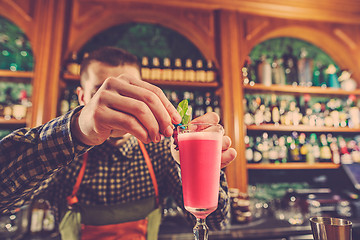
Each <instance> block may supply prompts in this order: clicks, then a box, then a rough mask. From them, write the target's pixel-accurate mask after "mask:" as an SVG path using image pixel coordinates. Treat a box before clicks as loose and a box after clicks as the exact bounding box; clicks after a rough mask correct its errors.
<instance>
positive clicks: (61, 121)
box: [0, 108, 230, 229]
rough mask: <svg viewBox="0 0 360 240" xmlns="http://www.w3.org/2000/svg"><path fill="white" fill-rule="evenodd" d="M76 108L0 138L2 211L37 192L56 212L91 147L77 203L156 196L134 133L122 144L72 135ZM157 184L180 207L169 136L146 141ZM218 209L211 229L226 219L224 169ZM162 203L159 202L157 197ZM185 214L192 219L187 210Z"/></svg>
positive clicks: (162, 196)
mask: <svg viewBox="0 0 360 240" xmlns="http://www.w3.org/2000/svg"><path fill="white" fill-rule="evenodd" d="M77 110H79V108H76V109H75V110H73V111H70V112H69V113H67V114H65V115H63V116H61V117H59V118H56V119H54V120H52V121H50V122H48V123H46V124H44V125H42V126H40V127H37V128H33V129H26V128H24V129H20V130H18V131H15V132H13V133H12V134H10V135H9V136H7V137H5V138H3V139H2V140H1V142H0V163H1V172H0V211H1V212H6V211H8V210H11V209H14V208H16V207H19V206H21V205H24V204H26V203H28V202H29V201H30V200H31V198H32V197H33V196H35V195H37V194H39V193H41V197H43V198H45V199H47V200H49V201H50V203H51V205H52V206H53V207H54V209H55V212H56V213H57V214H56V215H57V216H59V215H62V213H59V209H61V207H60V206H64V204H66V197H67V196H69V195H70V194H71V192H72V189H73V186H74V184H75V181H76V178H77V176H78V173H79V171H80V168H81V165H82V162H83V160H82V157H81V155H82V154H83V153H84V152H86V151H89V154H88V162H87V165H86V169H85V174H84V177H83V180H82V182H81V185H80V189H79V191H78V193H77V196H78V199H79V202H80V203H83V204H87V205H113V204H121V203H126V202H131V201H135V200H140V199H145V198H149V197H152V196H154V195H155V192H154V187H153V184H152V181H151V177H150V174H149V171H148V168H147V165H146V163H145V159H144V157H143V155H142V152H141V150H140V147H139V145H138V143H137V140H136V138H135V137H131V138H130V139H129V140H127V141H126V142H125V143H124V144H122V145H121V146H120V147H115V146H113V145H112V144H110V143H109V142H107V141H106V142H104V143H103V144H101V145H99V146H95V147H93V148H92V147H90V146H85V145H82V144H81V143H80V142H78V141H76V139H73V138H72V137H71V133H70V120H71V117H72V116H73V114H74V112H76V111H77ZM145 146H146V149H147V151H148V153H149V156H150V159H151V161H152V165H153V168H154V172H155V175H156V179H157V182H158V187H159V195H160V200H161V199H165V198H166V197H167V196H172V198H173V199H174V200H175V201H176V202H177V204H178V205H179V206H183V200H182V187H181V177H180V170H179V169H180V168H179V166H178V164H177V163H176V162H175V161H174V160H173V158H172V156H171V152H170V147H169V146H170V139H169V138H165V139H164V140H162V141H161V142H159V143H150V144H147V145H145ZM220 186H221V187H220V192H219V193H220V194H219V205H218V209H217V210H216V211H215V212H213V213H212V214H211V215H210V216H209V217H208V218H207V223H208V225H209V227H210V228H212V229H221V228H223V227H224V226H225V225H226V224H228V223H229V220H230V202H229V194H228V187H227V183H226V179H225V174H224V173H223V172H222V173H221V182H220ZM160 202H162V201H160ZM184 212H185V213H186V214H187V215H188V216H187V217H188V218H192V217H191V215H190V214H189V213H187V211H186V210H184ZM58 220H59V219H58Z"/></svg>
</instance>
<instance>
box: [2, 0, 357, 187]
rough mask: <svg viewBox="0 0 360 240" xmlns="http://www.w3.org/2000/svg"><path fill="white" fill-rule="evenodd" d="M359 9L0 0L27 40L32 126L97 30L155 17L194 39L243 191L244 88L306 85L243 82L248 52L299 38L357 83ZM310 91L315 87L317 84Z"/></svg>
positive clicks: (278, 3)
mask: <svg viewBox="0 0 360 240" xmlns="http://www.w3.org/2000/svg"><path fill="white" fill-rule="evenodd" d="M30 2H31V3H30ZM359 11H360V3H359V1H357V0H346V1H342V0H329V1H323V2H314V1H312V0H304V1H301V2H289V1H287V2H286V1H282V0H274V1H271V3H270V2H269V1H265V0H238V1H232V0H225V1H223V0H204V1H198V0H195V1H194V0H183V1H162V0H152V1H148V0H135V1H128V0H116V1H104V0H67V1H48V0H34V1H22V0H10V1H8V0H0V15H2V16H4V17H7V18H9V19H10V20H12V21H13V22H15V23H16V24H17V25H19V26H20V27H21V28H22V29H23V30H24V32H25V33H26V34H27V36H28V37H29V39H30V41H31V43H32V45H33V50H34V56H35V71H34V73H33V99H32V102H33V114H32V119H31V123H30V124H29V125H30V126H37V125H39V124H42V123H44V122H46V121H49V120H50V119H52V118H54V117H55V116H56V115H57V112H58V111H57V107H58V101H59V89H60V86H61V83H62V82H61V77H62V66H63V65H64V63H65V59H66V58H67V57H68V56H69V55H70V53H71V52H74V51H78V50H79V49H80V48H81V46H83V45H84V43H86V42H87V41H88V40H89V39H90V38H91V37H93V36H95V35H96V34H97V33H99V32H101V31H102V30H105V29H107V28H109V27H111V26H115V25H119V24H122V23H128V22H145V23H153V24H160V25H162V26H165V27H168V28H171V29H173V30H175V31H177V32H179V33H181V34H182V35H183V36H185V37H186V38H187V39H189V40H190V41H191V42H193V43H194V45H195V46H196V47H197V48H198V49H199V50H200V51H201V52H202V54H203V55H204V57H205V58H206V59H211V60H213V61H214V62H215V65H216V67H217V69H219V70H220V79H221V81H220V82H219V86H215V87H217V88H219V93H220V94H221V100H222V101H221V107H222V113H223V124H224V127H225V129H226V133H227V134H228V135H229V136H230V137H231V138H232V141H233V146H234V148H235V149H236V150H237V152H238V156H237V158H236V160H235V161H234V162H233V163H232V164H231V165H230V166H229V167H228V168H227V169H226V171H227V175H228V181H229V184H230V186H231V187H237V188H239V189H240V190H241V191H246V190H247V170H248V166H247V164H246V162H245V155H244V151H245V145H244V141H243V140H244V136H245V134H246V131H247V130H248V129H247V128H246V126H245V124H244V121H243V116H244V109H243V98H244V93H245V92H246V91H253V90H256V91H274V92H281V91H290V93H301V91H307V90H309V89H306V90H305V89H303V90H301V89H297V90H292V89H291V87H290V88H289V87H288V86H286V87H277V86H273V87H272V89H264V88H263V86H259V85H256V86H254V87H253V88H254V89H248V87H245V86H243V81H242V75H241V67H242V66H243V64H244V60H245V58H246V56H247V55H248V54H249V53H250V51H251V49H252V48H253V47H254V46H256V45H257V44H258V43H260V42H262V41H264V40H266V39H270V38H274V37H282V36H288V37H294V38H299V39H303V40H305V41H308V42H310V43H312V44H314V45H317V46H318V47H320V48H322V49H323V50H324V51H325V52H327V53H328V54H329V55H330V56H331V57H332V58H333V59H334V60H335V61H336V62H337V63H339V65H340V67H341V68H344V69H345V68H346V69H351V70H352V71H353V75H352V76H353V77H354V79H356V80H357V81H358V83H360V58H359V57H358V56H360V24H359V22H360V16H359V14H358V13H359ZM65 78H66V79H68V78H67V77H66V76H65ZM66 81H67V80H66ZM154 83H155V84H160V85H162V84H163V83H158V82H154ZM171 84H172V83H171ZM201 86H202V85H201ZM201 86H198V87H200V88H201ZM189 87H193V86H192V85H191V86H189ZM209 87H212V86H209ZM284 88H286V89H284ZM291 91H292V92H291ZM310 91H314V92H317V93H321V92H318V89H316V88H311V89H310ZM320 91H321V90H320ZM328 93H329V92H324V93H323V94H328ZM336 94H345V93H341V92H336ZM356 94H358V93H357V92H356ZM267 127H270V126H267ZM289 167H290V165H289ZM292 167H293V168H302V167H303V166H302V165H292ZM323 167H324V166H323ZM328 167H329V168H331V167H333V166H328Z"/></svg>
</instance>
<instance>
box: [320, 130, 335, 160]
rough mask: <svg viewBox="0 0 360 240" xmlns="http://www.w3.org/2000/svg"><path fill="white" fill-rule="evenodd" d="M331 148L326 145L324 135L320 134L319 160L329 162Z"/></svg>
mask: <svg viewBox="0 0 360 240" xmlns="http://www.w3.org/2000/svg"><path fill="white" fill-rule="evenodd" d="M331 158H332V155H331V149H330V147H329V145H328V142H327V139H326V135H325V134H321V135H320V162H331Z"/></svg>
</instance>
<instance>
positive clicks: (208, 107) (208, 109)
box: [204, 92, 214, 113]
mask: <svg viewBox="0 0 360 240" xmlns="http://www.w3.org/2000/svg"><path fill="white" fill-rule="evenodd" d="M211 100H212V97H211V93H210V92H206V93H205V102H204V103H205V109H206V112H207V113H208V112H213V111H214V110H213V107H212V101H211Z"/></svg>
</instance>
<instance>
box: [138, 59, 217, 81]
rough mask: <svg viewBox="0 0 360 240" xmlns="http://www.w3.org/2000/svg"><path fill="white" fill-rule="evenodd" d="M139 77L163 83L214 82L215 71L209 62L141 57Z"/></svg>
mask: <svg viewBox="0 0 360 240" xmlns="http://www.w3.org/2000/svg"><path fill="white" fill-rule="evenodd" d="M141 75H142V77H143V78H144V79H150V80H163V81H189V82H214V81H216V70H215V66H214V64H213V62H212V61H211V60H207V61H204V60H202V59H197V60H192V59H185V60H183V59H180V58H176V59H174V60H172V59H170V58H163V59H160V58H158V57H153V58H152V59H151V61H150V59H149V58H148V57H142V61H141Z"/></svg>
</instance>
